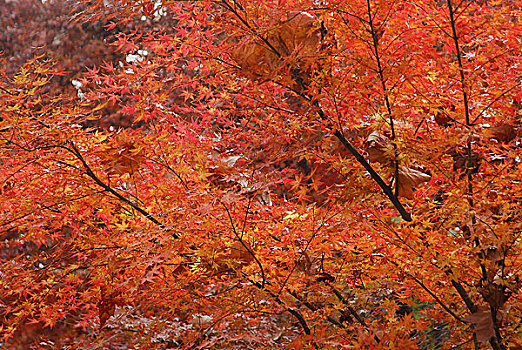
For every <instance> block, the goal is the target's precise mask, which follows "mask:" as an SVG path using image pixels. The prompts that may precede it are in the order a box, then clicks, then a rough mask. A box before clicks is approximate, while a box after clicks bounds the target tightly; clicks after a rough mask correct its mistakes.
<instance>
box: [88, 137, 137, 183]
mask: <svg viewBox="0 0 522 350" xmlns="http://www.w3.org/2000/svg"><path fill="white" fill-rule="evenodd" d="M98 154H99V156H100V158H101V161H102V163H103V164H104V165H105V167H106V169H107V171H108V172H110V173H112V174H120V175H122V174H132V173H134V172H135V171H136V170H137V169H138V168H139V166H140V164H141V163H142V162H143V161H144V159H145V157H144V156H143V148H142V147H141V146H140V145H138V144H137V142H135V141H134V140H132V139H131V138H128V137H127V136H126V134H116V135H115V137H114V139H112V140H111V141H110V142H109V143H108V144H107V145H104V147H102V150H101V151H100V152H98Z"/></svg>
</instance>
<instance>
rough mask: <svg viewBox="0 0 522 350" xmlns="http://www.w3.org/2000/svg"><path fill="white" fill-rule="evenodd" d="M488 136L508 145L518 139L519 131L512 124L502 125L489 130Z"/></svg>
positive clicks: (487, 131)
mask: <svg viewBox="0 0 522 350" xmlns="http://www.w3.org/2000/svg"><path fill="white" fill-rule="evenodd" d="M486 134H487V135H488V136H489V137H490V138H491V139H495V140H497V141H498V142H503V143H508V142H510V141H512V140H514V139H515V137H517V129H516V128H515V126H513V125H511V124H507V123H500V124H497V125H495V126H493V127H491V128H489V129H487V130H486Z"/></svg>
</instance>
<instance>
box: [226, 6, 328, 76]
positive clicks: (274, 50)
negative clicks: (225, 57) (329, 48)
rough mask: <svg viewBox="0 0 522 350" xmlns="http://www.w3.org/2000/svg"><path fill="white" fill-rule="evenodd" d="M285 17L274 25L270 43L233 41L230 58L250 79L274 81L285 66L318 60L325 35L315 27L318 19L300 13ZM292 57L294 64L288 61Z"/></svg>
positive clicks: (247, 38)
mask: <svg viewBox="0 0 522 350" xmlns="http://www.w3.org/2000/svg"><path fill="white" fill-rule="evenodd" d="M285 17H286V19H283V18H281V19H279V20H278V21H277V22H276V23H275V24H274V25H273V27H272V29H271V30H270V31H269V32H268V33H267V35H266V37H265V39H266V41H263V40H260V39H259V38H257V37H256V38H251V37H245V38H243V39H242V40H241V39H240V40H239V42H237V41H238V39H237V38H232V39H230V41H231V42H233V49H232V51H231V53H230V55H231V57H232V59H233V60H234V61H236V62H237V63H238V64H239V65H240V66H241V68H242V71H243V73H245V74H246V75H247V76H249V78H251V79H270V78H271V77H272V75H273V74H274V73H276V72H277V71H278V70H279V69H280V68H281V67H283V66H287V65H288V64H290V65H292V66H303V65H304V66H306V64H309V63H311V62H313V61H314V60H316V58H317V50H318V47H319V42H320V41H321V32H320V29H318V28H315V25H314V22H315V19H314V17H313V16H312V15H310V14H308V13H306V12H296V11H293V12H289V13H287V14H286V16H285ZM290 56H291V57H292V60H291V62H286V59H287V58H288V57H290ZM301 78H304V76H301ZM290 80H291V79H290ZM294 84H295V82H294V83H293V84H292V85H294Z"/></svg>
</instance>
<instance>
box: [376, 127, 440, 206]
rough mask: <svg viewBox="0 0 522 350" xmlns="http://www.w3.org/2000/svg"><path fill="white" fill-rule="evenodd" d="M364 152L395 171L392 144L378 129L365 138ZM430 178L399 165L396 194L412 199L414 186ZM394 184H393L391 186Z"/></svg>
mask: <svg viewBox="0 0 522 350" xmlns="http://www.w3.org/2000/svg"><path fill="white" fill-rule="evenodd" d="M366 152H367V153H368V158H369V159H370V161H372V162H379V163H381V164H383V165H385V166H388V167H389V168H390V170H391V171H392V173H395V167H394V164H393V146H392V143H391V141H390V139H389V138H388V137H386V136H384V135H383V134H381V133H379V132H378V131H374V132H372V133H371V134H370V135H369V136H368V138H367V140H366ZM430 179H431V176H430V175H428V174H426V173H424V172H422V171H419V170H416V169H413V168H410V167H405V166H400V167H399V180H398V189H399V191H398V195H399V196H402V197H405V198H408V199H412V198H413V191H414V187H415V186H418V185H420V184H422V183H424V182H427V181H429V180H430ZM394 186H395V185H394V184H393V185H392V187H394Z"/></svg>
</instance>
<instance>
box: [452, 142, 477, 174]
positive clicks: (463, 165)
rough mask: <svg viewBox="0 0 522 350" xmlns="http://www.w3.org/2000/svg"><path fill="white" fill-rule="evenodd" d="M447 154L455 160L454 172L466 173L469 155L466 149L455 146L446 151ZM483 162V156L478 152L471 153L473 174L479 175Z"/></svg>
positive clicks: (470, 165)
mask: <svg viewBox="0 0 522 350" xmlns="http://www.w3.org/2000/svg"><path fill="white" fill-rule="evenodd" d="M445 153H446V154H448V155H450V156H451V157H452V158H453V170H454V171H466V169H467V167H468V154H467V149H466V147H462V146H453V147H449V148H448V149H446V152H445ZM481 162H482V156H481V155H480V154H478V153H476V152H472V153H471V162H470V164H469V167H470V168H471V172H472V173H473V174H475V173H477V172H478V170H479V168H480V163H481Z"/></svg>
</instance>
